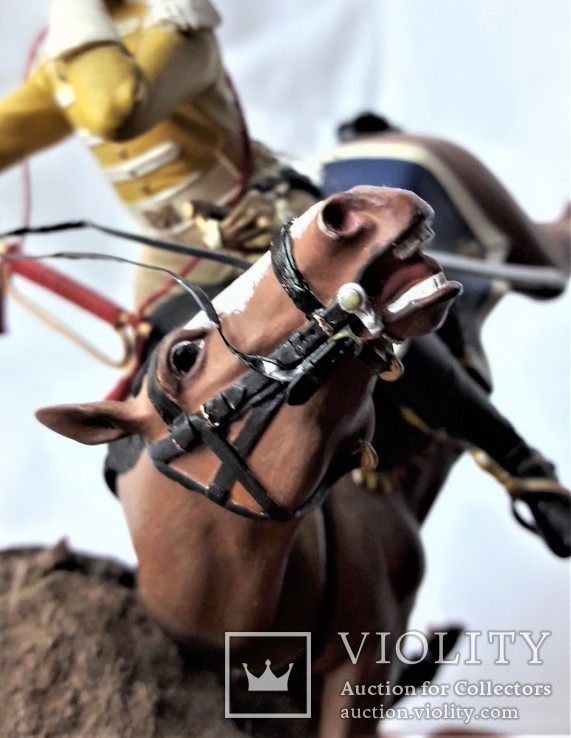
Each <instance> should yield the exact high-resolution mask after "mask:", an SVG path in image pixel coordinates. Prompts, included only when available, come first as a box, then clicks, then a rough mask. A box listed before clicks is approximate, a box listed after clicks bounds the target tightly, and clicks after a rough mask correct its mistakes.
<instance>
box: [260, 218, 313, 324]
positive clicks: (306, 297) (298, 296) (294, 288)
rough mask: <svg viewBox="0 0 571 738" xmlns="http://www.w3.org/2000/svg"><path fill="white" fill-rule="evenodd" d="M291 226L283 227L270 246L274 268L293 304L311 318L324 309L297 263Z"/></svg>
mask: <svg viewBox="0 0 571 738" xmlns="http://www.w3.org/2000/svg"><path fill="white" fill-rule="evenodd" d="M290 226H291V222H290V223H288V224H285V225H283V226H282V227H281V228H280V230H279V233H278V235H277V237H276V238H275V239H273V240H272V243H271V244H270V253H271V257H272V267H273V269H274V273H275V275H276V277H277V279H278V281H279V283H280V284H281V286H282V287H283V288H284V290H285V291H286V292H287V294H288V296H289V298H290V299H291V301H292V302H293V304H294V305H295V306H296V307H297V308H298V309H299V310H301V312H302V313H303V314H304V315H305V316H306V318H309V317H310V316H311V315H312V314H313V313H315V312H316V311H317V310H321V309H323V305H322V304H321V302H320V301H319V300H318V299H317V297H316V296H315V295H314V294H313V292H312V290H311V287H310V286H309V285H308V283H307V282H306V280H305V277H304V276H303V274H302V273H301V272H300V270H299V268H298V266H297V264H296V262H295V259H294V256H293V251H292V249H291V237H290V233H289V229H290Z"/></svg>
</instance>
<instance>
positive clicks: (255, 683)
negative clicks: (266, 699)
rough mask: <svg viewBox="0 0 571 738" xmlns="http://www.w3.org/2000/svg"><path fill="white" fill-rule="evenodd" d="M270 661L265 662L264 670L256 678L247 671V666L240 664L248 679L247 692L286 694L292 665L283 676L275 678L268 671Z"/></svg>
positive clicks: (271, 672) (272, 673)
mask: <svg viewBox="0 0 571 738" xmlns="http://www.w3.org/2000/svg"><path fill="white" fill-rule="evenodd" d="M271 663H272V662H271V661H270V660H269V659H268V660H267V661H266V670H265V671H264V673H263V674H262V675H261V676H259V677H257V676H254V674H252V673H251V672H250V671H249V670H248V664H244V663H243V664H242V666H243V667H244V671H245V672H246V676H247V677H248V692H287V689H288V681H289V675H290V674H291V670H292V668H293V663H292V664H289V666H288V670H287V671H286V672H285V674H282V675H281V676H280V677H277V676H276V675H275V674H274V672H273V671H272V670H271V669H270V665H271Z"/></svg>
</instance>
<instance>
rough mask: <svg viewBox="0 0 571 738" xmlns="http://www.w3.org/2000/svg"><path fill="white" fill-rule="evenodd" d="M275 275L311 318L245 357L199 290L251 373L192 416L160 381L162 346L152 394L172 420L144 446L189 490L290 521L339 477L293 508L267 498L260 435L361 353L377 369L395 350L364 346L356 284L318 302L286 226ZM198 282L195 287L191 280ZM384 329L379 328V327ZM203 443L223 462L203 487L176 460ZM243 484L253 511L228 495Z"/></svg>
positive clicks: (365, 313) (367, 317)
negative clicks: (236, 427)
mask: <svg viewBox="0 0 571 738" xmlns="http://www.w3.org/2000/svg"><path fill="white" fill-rule="evenodd" d="M270 252H271V261H272V266H273V269H274V273H275V275H276V277H277V279H278V281H279V282H280V284H281V285H282V287H283V288H284V290H285V291H286V293H287V294H288V296H289V297H290V299H291V300H292V302H293V303H294V305H295V306H296V307H297V308H298V309H299V310H301V311H302V312H303V313H304V315H305V316H306V318H307V320H308V323H307V324H306V325H305V326H304V327H303V328H301V329H300V330H298V331H296V332H295V333H293V334H292V335H291V336H290V337H289V338H288V339H287V340H286V341H285V342H284V343H283V344H282V345H281V346H279V347H278V348H277V349H276V350H275V351H273V352H272V353H271V354H270V355H269V356H267V357H263V356H252V355H247V354H242V353H241V352H240V351H238V350H236V349H235V348H234V347H232V346H231V345H230V344H229V342H228V341H227V340H226V338H225V337H224V334H223V332H222V327H221V324H220V320H219V318H218V315H217V314H216V311H215V309H214V307H213V305H212V304H211V303H210V301H209V300H208V298H206V301H205V296H204V295H203V294H202V295H201V296H200V297H201V299H200V300H198V302H199V304H200V306H201V307H202V308H203V309H204V310H205V312H206V314H207V316H208V317H209V319H210V320H211V322H213V324H214V326H215V328H216V329H217V330H218V332H219V334H220V336H221V337H222V340H223V341H224V343H225V344H226V346H228V348H229V349H230V350H231V351H232V353H233V354H234V355H236V356H237V357H238V358H240V360H241V361H243V362H244V363H245V364H246V365H247V366H248V367H249V370H248V371H247V372H246V374H244V376H243V377H241V378H240V379H239V380H238V381H237V382H235V383H234V384H233V385H231V386H230V387H228V388H226V389H224V390H222V391H221V392H219V393H218V394H216V395H215V396H214V397H213V398H212V399H210V400H208V401H206V402H205V403H204V404H203V405H201V407H200V410H199V411H198V412H195V413H192V414H187V413H185V412H184V411H183V410H182V409H181V408H180V406H179V405H178V404H177V403H176V402H175V401H174V399H173V398H172V397H171V396H170V395H168V394H167V393H166V392H165V390H164V388H163V387H162V386H161V385H160V383H159V381H158V379H157V373H156V369H157V351H156V350H155V352H154V354H153V355H152V358H151V361H150V366H149V372H148V395H149V399H150V401H151V403H152V404H153V406H154V408H155V409H156V411H157V412H158V413H159V415H160V416H161V418H162V419H163V421H164V422H165V423H166V424H167V426H168V429H169V434H168V436H166V437H165V438H162V439H159V440H158V441H154V442H152V443H148V444H147V451H148V453H149V456H150V458H151V460H152V462H153V464H154V465H155V467H156V468H157V469H158V471H160V472H161V473H162V474H164V475H165V476H166V477H168V478H169V479H172V480H173V481H175V482H177V483H178V484H181V485H182V486H183V487H185V488H186V489H189V490H192V491H194V492H198V493H200V494H202V495H204V496H205V497H207V498H208V499H209V500H211V501H213V502H215V503H216V504H218V505H220V506H222V507H224V508H226V509H228V510H231V511H232V512H235V513H238V514H239V515H242V516H245V517H248V518H253V519H256V520H272V521H286V520H291V519H292V518H297V517H299V516H301V515H303V514H304V513H305V512H307V511H308V510H309V509H310V508H311V507H313V506H315V505H318V504H320V503H321V502H322V501H323V499H324V497H325V494H326V492H327V490H328V489H329V487H330V485H331V484H332V482H333V481H335V480H334V478H333V475H332V474H331V473H328V474H326V475H325V477H324V478H323V479H322V481H321V482H320V484H319V486H318V487H317V488H316V490H315V491H314V492H313V493H312V494H311V495H310V497H309V498H308V500H306V502H304V503H303V504H302V505H301V506H300V507H298V508H296V509H294V510H290V509H288V508H286V507H284V506H282V505H279V504H278V503H276V502H275V501H274V500H272V499H271V498H270V496H269V495H268V493H267V491H266V489H265V488H264V486H263V485H262V484H261V483H260V482H259V480H258V479H257V478H256V476H255V475H254V474H253V473H252V471H251V469H250V468H249V466H248V464H247V461H246V460H247V458H248V456H249V455H250V453H251V452H252V450H253V449H254V447H255V446H256V444H257V443H258V441H259V440H260V438H261V437H262V435H263V433H264V432H265V430H266V428H267V427H268V425H269V423H270V421H271V420H272V418H273V417H274V416H275V414H276V412H277V411H278V409H279V408H280V406H281V405H282V404H284V403H285V404H289V405H301V404H303V403H304V402H306V401H307V400H308V399H309V398H310V397H311V396H312V395H313V393H314V392H315V391H316V390H317V389H318V388H319V387H321V386H322V385H323V384H324V383H325V382H326V381H327V380H328V379H329V377H330V376H331V375H332V374H333V372H335V371H336V369H337V368H338V367H339V366H341V365H342V364H345V363H347V362H348V361H350V360H351V359H352V358H354V357H356V356H359V359H360V360H361V361H363V362H365V363H366V364H367V365H368V366H369V367H370V368H371V370H372V371H376V372H379V371H383V370H385V369H387V368H388V367H389V366H390V363H391V356H392V355H391V354H390V353H389V352H388V353H384V352H381V351H380V350H378V349H376V348H374V347H372V346H371V345H370V344H367V343H364V341H363V340H362V339H360V338H359V337H358V336H357V335H356V331H357V329H358V326H359V324H360V323H364V324H365V326H366V327H367V328H368V329H369V330H371V323H372V317H371V316H372V311H371V310H370V307H369V305H368V300H367V297H366V295H365V293H364V291H363V289H362V288H361V286H360V285H358V284H352V283H351V284H349V285H344V286H343V287H342V288H341V290H339V292H338V294H337V296H336V298H334V300H333V301H332V303H331V304H330V305H329V306H327V307H325V306H324V305H322V304H321V302H320V301H319V300H318V299H317V297H316V296H315V295H314V294H313V292H312V291H311V288H310V287H309V285H308V284H307V282H306V280H305V278H304V276H303V274H302V273H301V272H300V270H299V268H298V266H297V264H296V262H295V259H294V256H293V253H292V248H291V238H290V235H289V227H288V226H284V227H282V229H281V230H280V233H279V235H278V237H277V238H275V239H274V240H273V242H272V244H271V247H270ZM193 287H194V285H193ZM377 329H378V331H379V332H380V326H377ZM246 414H247V417H246V420H245V422H244V425H243V426H242V428H241V430H240V432H239V434H238V436H237V437H236V438H235V439H233V440H232V441H230V440H229V439H228V433H229V430H230V426H231V425H232V423H233V422H234V421H236V420H237V419H239V418H241V417H243V416H245V415H246ZM199 445H205V446H207V447H208V448H209V449H210V450H211V451H212V452H213V453H214V454H215V455H216V456H217V457H218V458H219V460H220V461H221V466H220V468H219V470H218V472H217V473H216V475H215V477H214V479H213V480H212V482H210V484H208V485H204V484H202V483H200V482H198V481H196V480H195V479H193V478H192V477H191V476H189V475H188V474H186V472H182V471H180V470H179V469H176V468H175V467H174V466H172V465H171V463H172V462H173V461H175V460H176V459H178V458H180V457H181V456H183V455H184V454H186V453H188V452H190V451H192V450H193V449H195V448H196V447H198V446H199ZM236 482H238V483H240V484H241V485H242V486H243V487H244V488H245V490H246V491H247V492H248V493H249V495H250V496H251V497H252V498H253V499H254V500H255V502H256V503H257V504H258V505H259V507H260V510H259V511H256V510H251V509H250V508H248V507H247V506H245V505H242V504H240V503H237V502H235V501H234V500H232V499H231V498H230V492H231V489H232V486H233V484H234V483H236Z"/></svg>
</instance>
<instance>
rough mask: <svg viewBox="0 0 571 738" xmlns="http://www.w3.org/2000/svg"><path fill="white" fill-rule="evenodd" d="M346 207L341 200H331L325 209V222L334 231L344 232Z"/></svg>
mask: <svg viewBox="0 0 571 738" xmlns="http://www.w3.org/2000/svg"><path fill="white" fill-rule="evenodd" d="M345 210H346V209H345V207H344V205H343V204H342V203H341V201H340V200H337V199H333V200H329V202H327V203H326V204H325V206H324V208H323V212H322V217H323V222H324V224H325V225H326V226H327V228H331V230H332V231H343V230H344V226H345Z"/></svg>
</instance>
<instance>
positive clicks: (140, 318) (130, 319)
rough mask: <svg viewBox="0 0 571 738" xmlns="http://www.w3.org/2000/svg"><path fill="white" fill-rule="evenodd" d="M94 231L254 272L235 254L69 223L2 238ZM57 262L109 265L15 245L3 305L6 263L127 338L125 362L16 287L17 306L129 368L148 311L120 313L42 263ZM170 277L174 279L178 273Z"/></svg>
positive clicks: (7, 255) (8, 254)
mask: <svg viewBox="0 0 571 738" xmlns="http://www.w3.org/2000/svg"><path fill="white" fill-rule="evenodd" d="M88 228H91V229H93V230H97V231H100V232H101V233H105V234H106V235H110V236H115V237H117V238H122V239H124V240H128V241H132V242H135V243H138V244H146V245H147V246H152V247H153V248H157V249H161V250H165V251H170V252H175V253H178V254H183V255H186V256H191V257H195V258H200V259H208V260H211V261H215V262H218V263H221V264H226V265H230V266H234V267H237V268H238V269H241V270H245V269H248V268H249V267H250V266H251V264H250V262H248V261H246V260H244V259H241V258H239V257H236V256H233V255H232V254H224V253H221V252H212V251H207V250H205V249H203V248H198V247H194V246H183V245H181V244H180V243H175V242H172V241H165V240H163V239H158V238H152V237H148V236H144V235H139V234H133V233H128V232H126V231H122V230H117V229H114V228H108V227H106V226H101V225H98V224H97V223H94V222H92V221H88V220H78V221H68V222H64V223H56V224H53V225H47V226H39V227H31V226H25V227H22V228H18V229H15V230H11V231H7V232H5V233H2V234H0V240H3V239H8V238H20V237H22V236H26V235H29V234H49V233H59V232H61V231H66V230H75V229H88ZM51 258H65V259H73V260H78V259H81V258H88V259H96V258H97V259H101V260H103V258H104V256H103V255H102V254H101V255H97V254H89V253H83V254H82V253H75V252H71V251H65V252H64V251H61V252H57V253H54V254H48V255H46V256H44V257H40V256H30V255H26V254H24V253H22V252H21V246H20V244H15V245H10V246H8V247H7V248H6V249H5V251H4V252H3V253H0V300H1V297H2V286H3V284H2V283H3V282H4V274H3V271H4V270H3V269H2V265H3V263H4V262H10V269H9V273H13V274H17V275H19V276H21V277H25V278H26V279H28V280H30V281H32V282H35V283H36V284H39V285H40V286H41V287H43V288H45V289H47V290H49V291H51V292H53V293H55V294H57V295H58V296H59V297H61V298H63V299H65V300H67V301H69V302H71V303H72V304H74V305H76V306H77V307H80V308H82V309H83V310H85V311H86V312H87V313H89V314H90V315H93V316H95V317H97V318H99V319H100V320H102V321H104V322H105V323H107V324H108V325H111V326H112V327H113V328H114V329H115V331H116V332H117V333H118V334H119V336H120V338H121V341H122V344H123V356H122V358H121V359H119V360H113V359H111V358H109V357H107V356H106V355H104V354H102V352H101V351H100V350H99V349H98V348H96V347H95V346H93V345H92V344H90V343H88V342H87V341H85V339H83V338H82V337H81V336H80V335H79V334H77V333H76V332H75V331H73V330H72V329H69V328H67V327H66V326H65V325H64V324H63V323H61V322H60V321H58V320H57V319H56V318H54V317H52V316H50V315H48V314H47V313H45V312H44V311H42V310H41V309H40V308H38V307H37V306H36V305H34V304H33V303H31V301H29V300H28V299H27V298H25V297H24V296H23V295H21V294H20V293H19V292H18V291H17V290H15V288H14V287H10V288H9V289H10V290H11V292H12V294H13V296H14V298H15V299H16V300H19V301H20V302H22V303H23V304H24V306H25V307H27V308H28V309H30V310H31V311H32V312H33V313H34V314H35V315H36V316H37V317H39V318H40V319H42V320H44V321H45V322H47V323H48V324H49V325H50V326H51V327H53V328H55V329H56V330H59V331H60V332H62V333H64V334H65V335H67V336H68V337H69V338H71V339H72V340H74V341H75V342H76V343H79V344H80V345H81V346H82V347H83V348H85V349H86V350H87V351H89V352H90V353H91V354H93V355H94V356H95V357H96V358H98V359H99V360H100V361H103V362H104V363H105V364H108V365H110V366H115V367H124V366H126V365H127V364H128V363H129V361H130V359H131V357H132V355H133V352H136V337H135V338H133V337H132V336H131V334H130V329H138V328H139V327H140V326H142V325H144V324H145V323H146V318H145V316H144V313H143V311H142V310H139V311H138V312H136V313H133V312H130V311H128V310H126V309H124V308H122V307H120V306H119V305H117V304H116V303H115V302H114V301H112V300H110V299H108V298H107V297H104V296H103V295H100V294H98V293H97V292H95V291H94V290H92V289H90V288H89V287H86V286H85V285H82V284H80V283H79V282H77V281H76V280H74V279H72V278H71V277H68V276H67V275H65V274H62V273H61V272H58V271H56V270H55V269H52V268H51V267H48V266H47V265H45V264H40V263H39V262H40V261H41V260H42V259H51ZM109 260H115V261H120V259H119V258H114V259H112V258H111V257H109ZM126 263H131V264H134V265H136V266H139V267H143V268H148V267H145V265H143V264H141V263H140V262H133V261H132V262H128V260H127V262H126ZM6 271H8V270H6ZM157 271H160V270H157ZM166 273H167V274H170V275H171V276H173V277H174V275H172V273H170V272H166ZM6 282H7V280H6ZM1 312H2V304H1V302H0V313H1ZM139 329H140V328H139ZM2 332H3V327H2V325H1V324H0V333H2Z"/></svg>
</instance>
